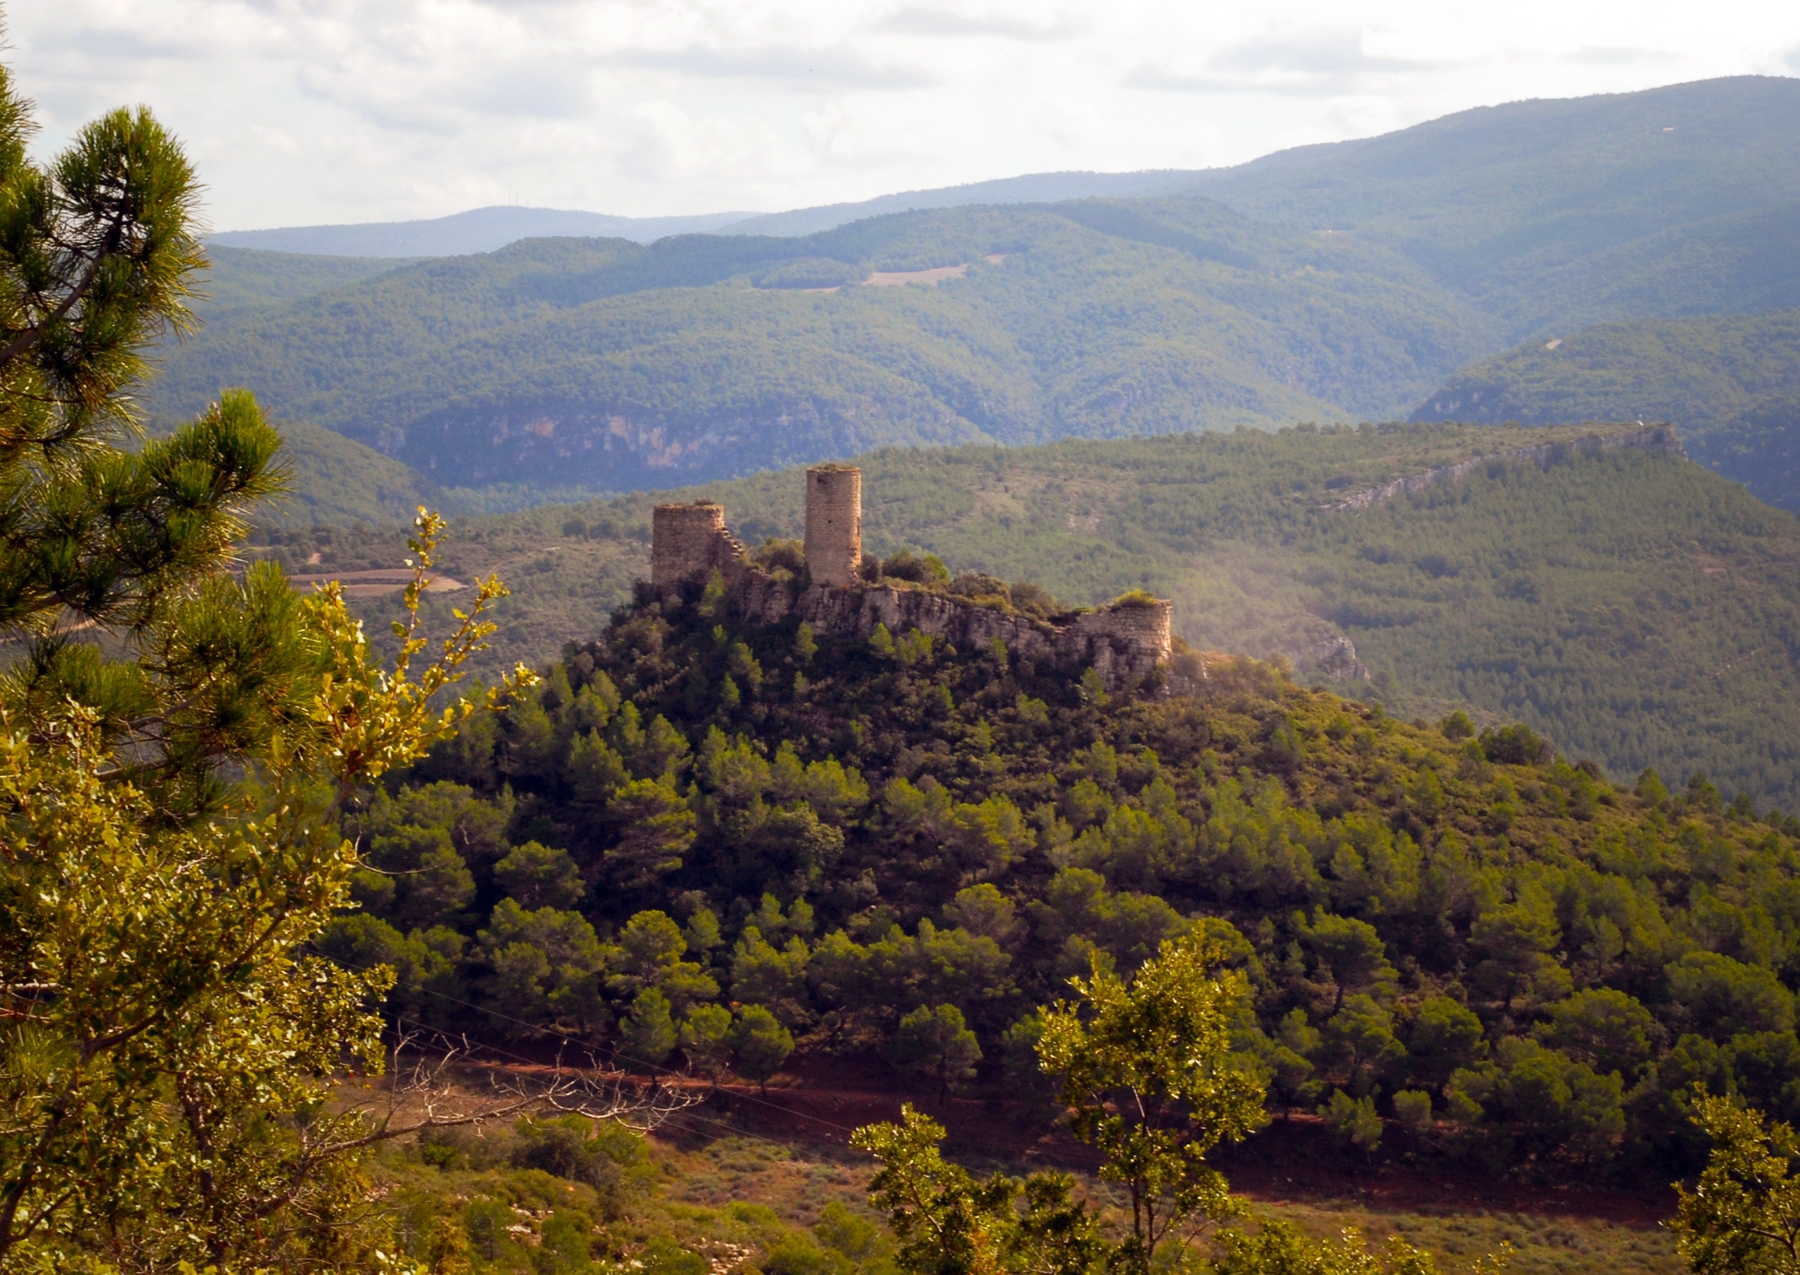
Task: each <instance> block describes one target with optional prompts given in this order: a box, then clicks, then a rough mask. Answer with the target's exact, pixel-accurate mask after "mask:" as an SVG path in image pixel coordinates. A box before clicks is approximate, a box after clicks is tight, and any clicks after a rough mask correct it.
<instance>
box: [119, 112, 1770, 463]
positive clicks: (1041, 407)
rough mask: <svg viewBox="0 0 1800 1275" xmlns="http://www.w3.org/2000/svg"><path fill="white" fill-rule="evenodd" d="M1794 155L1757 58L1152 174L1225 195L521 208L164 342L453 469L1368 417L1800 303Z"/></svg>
mask: <svg viewBox="0 0 1800 1275" xmlns="http://www.w3.org/2000/svg"><path fill="white" fill-rule="evenodd" d="M1796 159H1800V81H1796V80H1786V79H1773V78H1760V79H1759V78H1740V79H1732V80H1715V81H1708V82H1703V83H1698V84H1688V85H1677V86H1674V87H1671V88H1666V89H1657V90H1651V91H1648V92H1644V93H1635V94H1624V95H1617V96H1611V97H1595V98H1585V99H1576V100H1572V101H1558V102H1524V103H1515V104H1513V105H1509V106H1505V107H1495V108H1489V109H1483V110H1478V111H1470V112H1464V113H1462V114H1460V115H1456V116H1451V117H1447V118H1446V119H1443V120H1437V121H1433V122H1431V123H1429V124H1424V125H1420V126H1418V127H1416V128H1412V129H1407V130H1403V131H1401V132H1398V133H1394V134H1390V135H1388V136H1386V137H1381V138H1374V139H1370V140H1368V141H1364V142H1355V143H1343V144H1339V145H1334V146H1330V147H1314V148H1306V149H1303V150H1300V151H1294V152H1287V153H1284V154H1281V155H1275V156H1270V157H1268V158H1267V159H1265V160H1259V161H1257V162H1255V163H1253V164H1249V165H1244V166H1242V167H1240V168H1239V169H1234V170H1230V171H1227V172H1215V173H1209V174H1198V175H1195V174H1137V175H1130V180H1131V181H1142V182H1151V183H1155V182H1180V183H1185V182H1187V180H1188V178H1189V177H1193V178H1194V180H1195V181H1197V182H1200V184H1201V186H1202V188H1203V189H1204V190H1206V191H1209V192H1211V195H1213V196H1217V198H1216V199H1215V198H1212V197H1209V196H1207V195H1197V194H1192V193H1186V194H1179V195H1162V196H1158V197H1154V198H1148V197H1146V198H1137V199H1130V200H1076V201H1073V202H1065V203H1059V204H1047V205H1046V204H1015V205H1006V206H992V205H987V206H976V207H968V208H956V209H940V210H934V211H915V212H908V213H900V214H895V215H890V216H880V217H872V218H868V219H865V220H862V221H857V222H852V223H849V224H847V225H843V226H840V227H837V228H836V229H833V230H829V231H824V232H821V233H817V234H812V235H807V236H801V237H778V236H770V235H760V236H758V235H737V234H733V235H683V236H676V237H672V238H666V239H663V240H660V241H658V242H657V243H655V244H652V245H649V246H644V245H638V244H634V243H630V242H628V241H625V240H620V239H583V240H574V239H561V240H530V241H526V242H523V243H519V244H515V245H513V246H511V247H509V248H507V249H504V250H502V251H500V252H497V253H493V254H488V255H486V256H479V257H464V258H455V259H443V260H437V261H432V262H426V263H421V264H419V265H415V266H412V267H408V268H405V269H401V270H397V271H395V272H393V273H390V274H387V275H384V276H382V277H381V278H378V279H372V280H368V281H366V282H363V283H360V284H353V285H349V286H347V287H343V288H339V289H335V290H332V291H330V292H327V293H320V294H318V295H314V296H310V297H305V298H301V299H299V300H296V301H292V302H289V303H286V304H284V305H281V306H278V307H265V308H262V309H259V310H257V311H254V312H252V311H247V310H246V311H239V312H236V313H230V314H223V315H221V316H220V318H219V321H218V322H216V323H214V324H213V325H211V327H210V328H209V330H208V331H206V332H205V333H203V334H202V335H201V336H200V338H199V339H198V340H196V341H193V342H191V343H189V344H188V345H186V346H184V347H182V348H181V349H178V350H174V351H171V352H169V355H168V359H167V364H168V368H167V374H166V377H165V379H164V381H163V383H162V384H161V385H160V386H158V387H157V389H156V391H155V393H156V396H157V398H156V405H157V408H158V410H159V411H160V412H161V413H163V414H164V415H165V416H171V415H173V416H179V415H185V414H187V413H189V412H191V411H192V410H194V409H195V408H196V407H197V406H198V405H199V404H200V403H201V402H203V401H204V400H205V399H206V398H207V397H209V396H210V395H211V394H212V393H214V392H215V391H216V389H217V387H218V386H219V385H221V384H227V383H237V382H242V383H247V384H249V385H251V386H252V387H253V388H255V389H256V390H257V391H258V392H259V393H261V394H262V395H263V396H264V397H265V398H266V399H267V400H268V401H269V402H270V403H271V404H272V405H274V406H275V407H276V408H278V409H279V410H280V411H282V412H283V413H285V414H286V415H288V416H289V417H291V418H296V419H305V420H308V421H311V422H313V423H316V424H321V425H325V426H327V427H329V428H332V429H337V430H340V431H343V432H346V433H348V434H350V435H351V436H353V437H356V438H359V439H361V440H363V441H365V442H369V443H372V444H375V445H377V446H379V447H380V448H381V449H382V450H384V451H386V452H388V453H389V454H391V455H395V456H399V457H401V458H403V459H405V460H407V461H408V462H409V463H411V464H413V465H415V466H418V467H420V468H421V469H423V470H425V471H426V472H428V473H429V474H431V476H432V478H433V479H434V480H435V481H437V482H440V483H442V484H444V485H446V486H452V487H460V486H472V485H474V486H485V485H491V484H496V483H499V484H514V485H523V486H526V487H535V486H543V485H546V484H555V485H559V486H562V487H565V488H567V487H587V488H590V489H600V490H622V489H628V488H631V487H646V486H663V485H667V484H669V483H673V482H680V481H692V480H698V479H704V478H710V477H719V476H725V475H729V474H733V473H742V472H746V471H749V470H753V469H756V468H759V467H764V466H769V465H781V464H788V463H793V462H797V461H801V460H807V459H818V458H823V457H826V456H842V455H847V454H851V453H854V452H856V451H859V450H864V449H867V448H870V447H875V446H881V445H886V444H896V443H908V444H912V443H943V442H957V441H973V440H981V439H992V440H997V441H1002V442H1007V443H1019V442H1031V441H1041V440H1047V439H1052V438H1057V437H1067V436H1086V437H1095V436H1099V437H1111V436H1117V435H1122V434H1149V433H1157V432H1165V431H1170V430H1187V429H1207V428H1221V427H1226V428H1228V427H1231V426H1234V425H1239V424H1244V425H1271V424H1281V423H1288V422H1292V421H1295V420H1304V419H1313V420H1331V419H1351V420H1354V419H1359V418H1361V419H1379V418H1383V417H1388V416H1392V415H1398V414H1402V413H1404V412H1405V411H1407V410H1408V409H1410V408H1411V407H1412V406H1413V405H1415V404H1417V403H1418V402H1419V401H1420V400H1421V399H1422V398H1423V397H1424V396H1425V395H1426V394H1427V393H1429V392H1430V390H1431V388H1432V387H1433V386H1436V385H1441V384H1442V383H1443V381H1444V378H1445V377H1447V376H1449V375H1450V374H1451V373H1452V372H1453V371H1454V370H1455V369H1456V368H1458V367H1462V366H1466V365H1467V364H1469V363H1470V362H1471V361H1473V360H1475V359H1477V358H1479V357H1481V356H1483V355H1488V354H1493V353H1496V352H1497V351H1499V350H1500V349H1502V348H1504V346H1505V345H1506V344H1508V343H1509V342H1510V341H1514V340H1518V339H1521V338H1522V337H1531V338H1534V339H1537V340H1544V339H1547V338H1548V337H1549V336H1552V335H1555V334H1558V333H1567V332H1569V331H1572V330H1574V329H1575V328H1577V327H1580V326H1585V325H1587V324H1590V323H1592V322H1595V321H1600V320H1608V319H1617V318H1624V317H1630V318H1645V317H1669V316H1676V315H1694V314H1707V313H1731V312H1744V311H1748V310H1752V309H1755V308H1758V307H1768V306H1772V305H1781V304H1795V303H1800V247H1797V246H1796V245H1800V220H1796V218H1797V217H1800V211H1797V210H1800V164H1797V163H1795V162H1794V161H1795V160H1796ZM1202 179H1204V180H1202ZM1124 180H1126V179H1125V178H1119V179H1117V181H1115V179H1114V178H1111V177H1106V176H1105V175H1091V174H1090V175H1083V174H1075V175H1049V176H1046V177H1044V178H1042V179H1038V178H1031V179H1026V178H1019V179H1011V180H1010V182H1008V183H1000V184H998V185H997V186H993V187H991V188H988V187H983V188H968V189H966V190H964V191H963V192H962V193H963V195H965V196H968V197H977V196H979V197H993V198H1000V197H1009V198H1010V197H1017V196H1020V195H1023V194H1028V193H1031V192H1032V191H1034V190H1049V191H1053V192H1054V191H1062V190H1064V189H1079V188H1081V183H1084V182H1102V183H1103V184H1104V182H1113V183H1114V184H1115V185H1117V182H1118V181H1124ZM1034 183H1035V184H1034ZM1059 183H1063V184H1062V185H1059ZM1067 183H1074V184H1073V185H1068V184H1067ZM984 190H985V192H986V193H985V194H982V191H984ZM928 193H930V192H928ZM936 194H938V195H943V194H944V192H936ZM959 197H960V196H959ZM1221 199H1222V200H1224V201H1226V202H1223V203H1221V202H1219V200H1221ZM1327 231H1329V232H1330V233H1325V232H1327ZM990 257H992V258H996V259H999V258H1003V259H1004V260H1003V261H995V262H990V261H988V260H987V258H990ZM964 266H967V267H968V273H967V277H965V278H960V279H945V280H943V281H941V282H940V284H939V286H937V287H936V288H935V289H933V288H925V287H909V288H866V287H861V286H857V285H858V284H859V282H860V281H862V280H864V279H866V278H868V277H869V276H870V273H871V272H877V271H879V272H906V271H920V270H926V269H941V268H945V267H955V268H959V269H960V268H962V267H964ZM832 288H836V289H837V291H835V292H831V291H826V290H828V289H832ZM808 289H811V291H808ZM1509 334H1511V335H1509ZM1605 414H1606V415H1615V414H1620V413H1618V412H1617V411H1608V412H1606V413H1605ZM1756 419H1758V420H1760V419H1762V418H1761V417H1758V418H1756ZM1744 428H1745V429H1746V430H1749V431H1750V434H1746V435H1745V441H1744V442H1743V443H1742V444H1741V448H1740V450H1741V449H1748V451H1749V452H1750V453H1752V454H1754V453H1755V450H1756V447H1757V446H1758V444H1757V443H1756V442H1755V441H1754V438H1753V437H1751V435H1753V434H1754V433H1755V431H1756V430H1758V429H1760V428H1761V426H1757V425H1755V424H1754V423H1753V422H1750V421H1747V422H1746V423H1745V426H1744Z"/></svg>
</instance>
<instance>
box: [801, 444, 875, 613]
mask: <svg viewBox="0 0 1800 1275" xmlns="http://www.w3.org/2000/svg"><path fill="white" fill-rule="evenodd" d="M806 568H807V572H808V574H810V575H811V576H812V582H813V583H814V584H824V585H830V586H831V587H832V588H834V589H842V588H845V587H847V586H849V585H852V584H855V583H857V582H858V581H859V580H861V579H862V470H860V469H852V468H850V467H848V466H845V465H820V466H818V467H817V468H815V469H809V470H807V471H806Z"/></svg>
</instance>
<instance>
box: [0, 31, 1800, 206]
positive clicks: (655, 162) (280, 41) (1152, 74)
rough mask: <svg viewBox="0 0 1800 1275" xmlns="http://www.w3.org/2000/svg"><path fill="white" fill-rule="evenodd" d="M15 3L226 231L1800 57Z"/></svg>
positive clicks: (1276, 144)
mask: <svg viewBox="0 0 1800 1275" xmlns="http://www.w3.org/2000/svg"><path fill="white" fill-rule="evenodd" d="M6 22H7V32H6V34H7V40H8V46H9V47H8V48H7V49H6V52H5V54H4V58H5V61H6V62H7V64H8V65H9V66H10V67H11V68H12V70H13V73H14V75H15V76H16V82H17V83H18V84H19V86H20V87H21V89H22V90H23V91H24V92H25V93H26V94H28V95H29V96H30V97H32V98H33V99H34V100H35V102H36V106H37V117H38V120H39V122H40V123H41V125H42V133H41V135H40V141H39V146H38V149H39V151H40V152H41V153H43V154H48V153H50V152H52V151H54V150H55V149H56V148H58V147H59V146H60V145H62V144H64V143H65V142H66V141H67V140H68V138H70V137H71V136H72V135H73V134H74V133H75V131H76V130H78V129H79V128H80V127H81V125H82V123H83V122H85V121H86V120H89V119H91V118H93V117H94V116H95V115H96V114H98V113H99V112H101V111H104V110H107V109H110V108H112V107H115V106H119V105H124V104H133V105H135V104H138V103H145V104H148V105H149V106H150V107H151V108H152V109H153V110H154V111H155V112H156V114H157V115H158V117H159V118H160V119H162V121H163V122H164V123H165V124H166V125H168V126H170V127H171V128H172V129H174V131H175V132H176V133H177V135H178V136H180V137H181V138H182V139H183V141H184V142H185V144H186V145H187V147H188V149H189V153H190V154H191V155H192V157H193V158H194V160H195V161H196V163H197V165H198V167H199V169H200V172H201V175H202V177H203V179H204V181H205V182H206V184H207V188H208V205H207V216H208V218H209V220H210V222H211V224H212V226H213V227H214V228H215V229H219V230H237V229H253V228H259V227H267V226H291V225H308V224H317V223H328V222H359V221H385V220H402V219H409V218H422V217H437V216H443V215H445V214H448V213H453V212H460V211H462V210H464V209H467V208H474V207H481V206H484V205H489V204H529V205H533V206H536V207H547V208H578V209H587V210H590V211H594V212H605V213H614V214H620V215H626V216H665V215H672V214H680V213H707V212H722V211H730V210H743V211H768V212H773V211H779V210H783V209H788V208H799V207H807V206H811V205H815V204H824V203H836V202H844V201H851V200H860V199H867V198H871V197H873V196H876V195H882V194H887V193H890V192H893V191H900V190H917V189H924V188H930V187H936V186H948V185H955V184H958V183H962V182H970V181H981V180H985V179H988V178H994V177H1009V176H1014V175H1017V174H1020V173H1032V172H1051V171H1062V170H1071V169H1085V170H1094V171H1105V172H1124V171H1132V170H1138V169H1147V168H1204V167H1211V166H1215V165H1225V164H1234V163H1240V162H1243V161H1245V160H1249V159H1253V158H1255V157H1256V156H1258V155H1262V154H1266V153H1268V152H1270V151H1273V150H1278V149H1281V148H1283V147H1287V146H1294V145H1300V144H1304V143H1309V142H1323V141H1337V140H1342V139H1345V138H1352V137H1366V136H1371V135H1373V134H1377V133H1383V132H1387V131H1389V130H1392V129H1395V128H1403V127H1405V126H1407V125H1410V124H1416V123H1419V122H1421V121H1424V120H1428V119H1433V118H1435V117H1437V116H1440V115H1445V114H1449V113H1450V112H1453V111H1458V110H1464V109H1467V108H1469V107H1474V106H1482V105H1491V104H1496V103H1500V102H1508V101H1517V100H1519V99H1522V98H1531V97H1573V96H1580V95H1585V94H1590V93H1611V92H1625V91H1630V90H1633V89H1641V88H1650V87H1653V86H1656V85H1660V84H1673V83H1679V82H1682V81H1687V80H1696V79H1706V78H1710V77H1713V76H1723V75H1744V74H1763V75H1800V5H1797V4H1792V3H1785V4H1784V3H1773V2H1769V0H1764V2H1762V3H1743V2H1740V0H1709V2H1708V3H1706V4H1703V5H1700V4H1693V3H1657V2H1647V0H1636V2H1635V3H1617V2H1610V0H1609V2H1606V3H1597V2H1596V3H1588V2H1584V0H1555V2H1554V3H1552V2H1546V0H1509V2H1508V3H1506V4H1501V5H1496V4H1485V5H1477V4H1469V3H1459V4H1447V3H1445V2H1444V0H1429V2H1426V3H1414V2H1411V0H1336V2H1335V3H1320V2H1312V0H1265V2H1263V3H1258V4H1256V5H1249V4H1245V3H1242V0H1239V2H1238V3H1231V4H1224V3H1214V2H1213V0H1185V2H1181V3H1174V2H1171V0H1156V2H1146V0H1071V2H1069V3H1061V2H1060V0H992V2H990V0H970V2H966V3H965V2H961V0H757V2H755V3H747V2H745V0H8V2H7V4H6Z"/></svg>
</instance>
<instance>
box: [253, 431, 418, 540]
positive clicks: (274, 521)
mask: <svg viewBox="0 0 1800 1275" xmlns="http://www.w3.org/2000/svg"><path fill="white" fill-rule="evenodd" d="M277 424H278V426H279V428H280V430H281V437H282V444H283V445H282V460H283V462H284V463H285V464H286V465H287V468H288V474H289V479H288V491H287V494H286V495H284V496H282V497H280V498H279V499H276V500H273V501H270V502H269V503H268V505H267V506H265V507H264V508H262V509H261V510H259V511H258V517H257V521H258V522H259V523H261V524H262V525H264V526H270V527H303V526H309V525H311V524H313V523H330V524H333V525H337V526H350V525H353V524H356V523H370V524H375V525H380V524H385V523H405V522H408V521H410V520H411V518H412V516H413V515H414V514H415V513H417V512H418V509H419V506H420V505H431V506H434V507H437V506H441V505H442V503H443V501H442V496H441V493H439V492H437V491H436V490H434V489H433V488H432V486H431V484H430V483H428V482H426V481H424V480H423V479H421V478H420V476H419V475H418V474H417V473H415V472H414V471H413V470H412V469H411V468H410V467H408V466H406V465H404V464H402V463H401V462H399V461H397V460H392V459H390V458H389V457H386V456H383V455H382V454H381V453H380V452H378V451H375V450H374V449H373V448H369V447H365V446H363V445H362V444H361V443H359V442H356V441H355V440H354V439H349V438H345V437H344V436H343V435H342V434H336V433H333V432H332V431H331V430H328V429H320V428H319V427H318V426H316V425H306V424H303V423H301V422H298V421H278V422H277Z"/></svg>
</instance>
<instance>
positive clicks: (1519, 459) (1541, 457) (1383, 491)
mask: <svg viewBox="0 0 1800 1275" xmlns="http://www.w3.org/2000/svg"><path fill="white" fill-rule="evenodd" d="M1615 447H1635V448H1640V449H1642V450H1644V451H1653V452H1673V453H1675V454H1676V455H1677V456H1686V455H1687V451H1686V449H1685V448H1683V447H1682V445H1681V440H1680V439H1679V438H1677V437H1676V436H1675V431H1674V430H1673V429H1671V428H1670V427H1669V426H1667V425H1651V426H1649V427H1647V428H1642V429H1633V430H1626V431H1624V432H1623V433H1618V434H1594V435H1590V436H1589V437H1587V438H1582V439H1578V440H1576V441H1575V442H1573V443H1541V444H1539V445H1537V446H1535V447H1514V448H1510V449H1508V450H1507V451H1503V452H1495V453H1493V454H1492V455H1490V456H1477V457H1475V458H1474V459H1473V460H1464V461H1458V462H1457V463H1456V464H1454V465H1439V466H1438V467H1437V468H1435V469H1427V470H1425V471H1423V472H1421V473H1417V474H1408V475H1407V476H1406V477H1404V478H1396V479H1394V480H1392V481H1391V482H1385V483H1383V484H1381V486H1379V487H1370V488H1369V489H1368V490H1366V491H1359V492H1356V493H1355V494H1353V495H1351V496H1348V497H1346V498H1345V499H1343V500H1339V501H1336V502H1335V503H1333V504H1329V505H1320V506H1319V508H1320V509H1322V510H1324V511H1326V512H1327V513H1345V512H1348V511H1350V510H1352V509H1367V508H1368V507H1369V506H1370V505H1381V504H1386V503H1387V502H1388V501H1390V500H1392V499H1393V498H1394V497H1395V496H1404V495H1408V494H1410V493H1412V492H1417V491H1424V490H1425V489H1426V488H1428V487H1435V486H1437V485H1438V484H1439V483H1447V482H1454V481H1455V480H1456V479H1458V478H1463V477H1466V476H1467V475H1469V474H1472V473H1474V472H1475V471H1476V470H1477V469H1480V468H1481V467H1482V466H1483V465H1486V464H1487V463H1488V462H1489V461H1494V460H1504V461H1513V462H1515V463H1519V464H1527V465H1544V466H1548V465H1549V464H1551V463H1552V462H1553V461H1555V460H1556V459H1557V458H1558V457H1560V456H1561V455H1563V454H1564V453H1566V452H1571V451H1573V452H1587V453H1593V452H1602V451H1610V450H1612V449H1613V448H1615Z"/></svg>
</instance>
